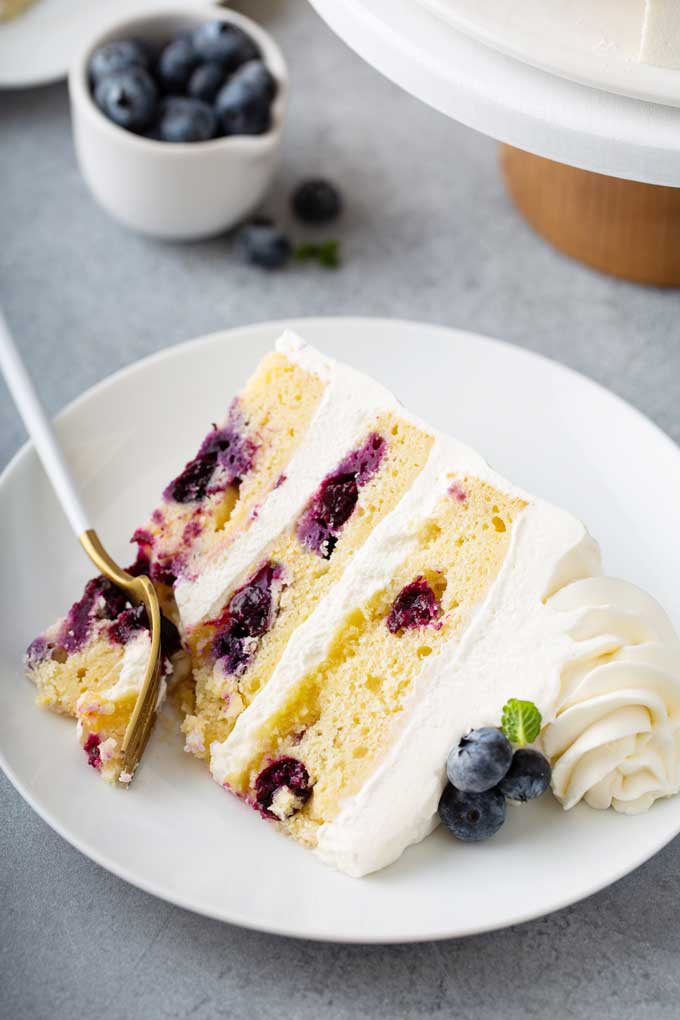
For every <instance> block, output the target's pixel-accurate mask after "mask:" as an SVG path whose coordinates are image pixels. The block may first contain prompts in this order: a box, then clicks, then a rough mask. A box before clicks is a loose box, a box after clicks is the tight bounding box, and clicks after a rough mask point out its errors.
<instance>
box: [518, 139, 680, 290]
mask: <svg viewBox="0 0 680 1020" xmlns="http://www.w3.org/2000/svg"><path fill="white" fill-rule="evenodd" d="M501 164H502V167H503V173H504V175H505V181H506V184H507V187H508V190H509V192H510V194H511V196H512V198H513V200H514V202H515V204H516V205H517V207H518V208H519V209H520V211H521V212H522V213H523V214H524V216H525V217H526V219H527V220H528V221H529V223H530V224H531V226H532V227H533V228H534V230H536V231H537V233H539V234H540V235H541V236H542V237H545V238H546V240H548V241H550V242H551V244H554V245H555V247H556V248H559V250H560V251H563V252H565V253H566V254H567V255H571V256H573V258H576V259H580V260H581V262H585V263H587V264H588V265H589V266H593V267H594V268H595V269H600V270H602V271H603V272H605V273H611V274H612V275H614V276H620V277H623V278H624V279H626V280H633V281H635V282H636V283H648V284H655V285H657V286H660V287H680V188H667V187H661V186H660V185H656V184H639V183H638V182H637V181H624V180H621V179H619V178H618V177H605V176H603V175H602V174H596V173H591V172H590V171H588V170H578V169H576V168H575V167H571V166H566V165H565V164H563V163H554V162H553V161H552V160H550V159H543V158H542V157H541V156H533V155H531V154H530V153H528V152H522V151H521V150H520V149H515V148H513V147H512V146H510V145H502V146H501Z"/></svg>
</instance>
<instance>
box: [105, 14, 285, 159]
mask: <svg viewBox="0 0 680 1020" xmlns="http://www.w3.org/2000/svg"><path fill="white" fill-rule="evenodd" d="M89 74H90V82H91V87H92V94H93V97H94V100H95V103H96V104H97V106H98V107H99V109H100V110H101V111H102V113H104V114H105V116H106V117H108V118H109V120H112V121H113V122H114V123H115V124H117V125H118V126H119V127H122V128H125V129H126V130H128V131H132V132H135V133H136V134H143V135H145V136H146V137H147V138H151V139H154V140H157V141H162V142H205V141H209V140H210V139H212V138H219V137H223V136H226V135H261V134H265V133H266V132H267V131H269V129H270V126H271V106H272V102H273V100H274V98H275V96H276V92H277V84H276V80H275V78H274V76H273V75H272V73H271V71H270V70H269V68H268V67H267V66H266V64H265V63H264V62H263V60H262V54H261V53H260V51H259V49H258V47H257V45H256V43H255V42H254V41H253V40H252V39H251V38H250V36H249V35H247V33H246V32H244V31H243V29H241V28H239V27H238V26H237V25H233V24H231V23H230V22H225V21H209V22H206V23H204V24H202V25H199V27H198V28H197V29H196V30H195V31H193V32H190V33H183V34H182V35H180V36H178V37H177V38H175V39H171V40H170V41H168V42H167V43H165V44H164V45H162V46H160V47H156V48H155V49H154V47H152V46H150V45H148V44H147V43H144V42H142V41H141V40H138V39H116V40H114V41H113V42H109V43H105V44H104V45H103V46H100V47H99V49H97V50H95V52H94V53H93V54H92V57H91V59H90V64H89Z"/></svg>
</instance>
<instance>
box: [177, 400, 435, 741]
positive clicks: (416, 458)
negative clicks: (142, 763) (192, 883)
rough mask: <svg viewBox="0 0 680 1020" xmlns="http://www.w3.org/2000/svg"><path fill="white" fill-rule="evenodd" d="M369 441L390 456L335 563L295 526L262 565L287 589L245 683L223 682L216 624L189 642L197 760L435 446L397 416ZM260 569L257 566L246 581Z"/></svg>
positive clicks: (346, 529) (386, 417) (385, 418)
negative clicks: (273, 569) (379, 440)
mask: <svg viewBox="0 0 680 1020" xmlns="http://www.w3.org/2000/svg"><path fill="white" fill-rule="evenodd" d="M370 433H377V434H379V435H380V436H382V437H383V438H384V440H385V441H386V444H387V449H386V454H385V457H384V460H383V461H382V463H381V464H380V467H379V468H378V471H377V472H376V474H375V475H374V476H373V478H372V479H370V480H369V481H368V482H367V483H366V484H365V485H363V486H362V487H361V489H360V490H359V499H358V503H357V506H356V508H355V510H354V512H353V513H352V515H351V517H350V518H349V520H348V521H347V522H346V524H345V525H344V526H343V529H342V531H341V533H340V535H339V537H338V541H337V544H336V546H335V548H334V550H333V554H332V556H331V558H330V559H323V558H322V557H320V556H318V555H316V554H315V553H314V552H312V551H311V550H310V549H308V548H306V547H305V546H303V545H302V544H301V543H300V541H299V540H298V538H297V535H296V525H297V522H295V523H294V524H293V525H292V526H291V527H290V528H289V529H287V530H286V531H285V532H284V533H283V534H282V535H281V537H280V538H279V539H278V541H277V542H275V543H274V544H273V545H272V546H271V547H270V548H269V549H268V550H267V552H266V556H265V557H263V558H266V559H267V560H269V561H270V562H273V563H277V564H280V565H281V566H282V567H283V576H284V585H285V586H284V588H283V591H282V594H281V598H280V602H279V605H278V610H277V614H276V619H275V623H274V625H273V627H272V628H271V630H269V632H268V633H267V634H265V635H264V636H263V637H262V638H261V640H260V645H259V647H258V650H257V653H256V655H255V657H254V661H253V662H252V663H251V665H250V666H249V667H248V669H247V671H246V672H245V673H244V674H243V675H242V676H240V677H235V676H224V674H223V673H222V672H221V670H220V667H219V664H217V665H216V664H215V663H214V661H213V657H212V652H211V649H212V642H213V640H214V637H215V627H214V625H213V624H210V623H208V624H205V625H202V626H199V627H197V628H195V629H194V630H193V631H192V632H190V633H189V634H188V635H187V640H188V642H189V646H190V650H191V656H192V661H193V665H194V678H195V681H196V708H195V711H194V712H193V713H192V714H191V715H189V716H188V717H187V718H186V720H185V721H184V724H183V730H184V732H185V733H186V735H187V737H188V740H187V747H188V749H189V750H192V751H193V752H194V753H195V754H197V755H198V756H199V757H207V756H208V754H209V749H210V744H211V743H212V741H214V740H218V741H222V740H225V739H226V737H227V736H228V735H229V733H230V732H231V730H232V728H233V726H234V723H235V721H236V719H237V717H238V716H239V715H240V713H241V712H242V711H243V710H244V708H246V707H247V706H248V705H249V704H250V703H251V702H252V701H253V699H254V698H255V697H256V695H257V694H258V693H259V691H260V690H262V688H263V687H264V686H265V685H266V684H267V683H268V681H269V679H270V677H271V675H272V673H273V672H274V670H275V668H276V665H277V663H278V661H279V659H280V658H281V656H282V655H283V652H284V649H285V647H286V645H287V643H288V640H289V638H290V636H291V634H292V633H293V631H294V630H295V629H296V628H297V627H299V626H300V625H301V624H302V623H304V621H305V620H306V619H307V617H308V616H310V615H311V613H312V612H313V611H314V609H315V608H316V606H317V605H318V603H319V601H320V600H321V599H322V598H323V597H324V596H325V595H326V593H327V592H328V591H329V590H330V588H331V587H332V586H333V585H334V584H335V583H336V582H337V581H338V580H339V579H340V577H341V576H342V574H343V573H344V570H345V568H346V566H347V565H348V563H349V562H350V561H351V559H352V556H353V555H354V554H355V553H356V552H357V551H358V550H359V549H360V548H361V546H362V545H363V544H364V542H365V541H366V539H367V538H368V536H369V535H370V534H371V532H372V531H373V529H374V528H375V527H376V525H377V524H378V523H379V522H380V521H381V520H382V519H383V518H384V517H385V516H386V515H387V514H389V513H390V512H391V511H392V510H393V509H394V508H395V507H396V505H397V504H398V502H399V501H400V499H401V498H402V496H403V495H404V494H405V493H406V492H407V491H408V490H409V489H410V487H411V485H412V484H413V482H414V480H415V479H416V477H417V476H418V475H419V474H420V472H421V471H422V469H423V467H424V466H425V463H426V461H427V458H428V455H429V453H430V449H431V447H432V443H433V437H432V435H431V434H429V433H427V432H424V431H423V430H422V429H420V428H417V427H416V426H415V425H413V424H411V423H410V422H407V421H405V420H404V419H403V418H400V417H399V416H398V415H395V414H392V413H385V414H381V415H379V416H378V417H377V418H376V420H375V422H374V423H373V424H372V425H371V427H370V428H369V429H367V432H366V435H365V436H364V437H361V438H360V439H359V440H358V441H357V444H356V445H357V446H361V445H362V444H363V442H364V441H365V440H366V439H367V438H368V436H369V435H370ZM257 565H258V564H257V563H253V564H251V566H250V567H249V568H248V570H247V571H246V576H247V575H249V574H251V573H252V571H253V570H254V569H255V568H256V567H257ZM242 581H243V579H241V581H240V582H239V583H242ZM234 587H235V588H236V587H238V585H235V586H234Z"/></svg>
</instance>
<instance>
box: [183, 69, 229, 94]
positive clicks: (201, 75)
mask: <svg viewBox="0 0 680 1020" xmlns="http://www.w3.org/2000/svg"><path fill="white" fill-rule="evenodd" d="M223 85H224V68H223V67H222V65H221V64H217V63H215V61H214V60H210V61H208V62H207V63H205V64H199V65H198V67H197V68H196V70H195V71H194V72H193V73H192V75H191V77H190V78H189V81H188V83H187V95H188V96H191V97H192V98H193V99H202V100H203V102H204V103H212V101H213V100H214V98H215V96H216V95H217V93H218V92H219V91H220V89H221V88H222V86H223Z"/></svg>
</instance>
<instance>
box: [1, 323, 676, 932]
mask: <svg viewBox="0 0 680 1020" xmlns="http://www.w3.org/2000/svg"><path fill="white" fill-rule="evenodd" d="M329 322H332V323H333V324H334V325H342V326H343V327H346V328H347V327H349V328H355V329H359V328H366V327H367V326H368V328H369V329H370V328H371V327H377V328H395V327H397V328H403V327H406V328H407V329H419V330H428V331H430V332H432V333H439V334H441V335H442V336H446V335H448V336H450V335H451V334H455V335H456V336H457V337H458V338H460V339H463V340H464V341H466V342H468V341H472V342H473V343H479V342H480V341H481V342H482V344H483V345H488V346H489V347H490V348H497V347H499V348H502V349H504V350H507V349H508V348H510V349H511V350H512V352H513V354H515V355H518V354H519V355H520V356H525V357H526V358H528V359H529V360H533V359H538V360H539V361H542V362H547V363H548V364H549V365H550V366H551V367H553V368H555V367H557V369H558V370H561V371H563V372H566V373H567V374H568V375H571V376H572V377H575V379H576V380H578V381H579V382H580V383H581V384H586V385H587V386H590V387H594V389H595V390H596V391H600V392H602V393H604V394H605V395H606V397H607V398H608V399H611V398H613V399H614V401H615V402H616V403H617V404H618V405H619V406H621V405H622V407H623V408H624V409H625V411H626V412H627V413H629V414H630V413H631V412H632V414H633V416H634V417H635V418H637V422H638V424H640V425H641V426H643V427H646V428H648V429H651V432H652V434H654V435H655V438H656V439H657V440H658V439H661V440H663V441H664V443H665V445H667V446H668V447H669V451H670V452H672V453H673V454H674V455H675V456H680V446H679V445H678V444H677V443H676V442H675V441H674V440H673V439H672V437H671V436H669V435H668V434H667V433H666V432H664V430H663V429H662V428H661V427H660V426H659V425H657V424H656V422H654V421H652V419H651V418H649V417H648V416H647V415H645V414H644V413H643V412H642V411H640V410H639V409H638V408H637V407H635V405H633V404H631V403H629V402H628V401H627V400H625V399H624V398H623V397H621V396H619V395H618V394H617V393H614V392H613V391H612V390H610V389H608V388H607V387H606V386H604V385H603V384H601V383H599V382H597V381H596V380H594V379H590V378H589V377H588V376H586V375H584V374H583V373H582V372H579V371H578V370H577V369H574V368H571V367H570V366H569V365H565V364H563V363H562V362H560V361H557V360H556V359H554V358H550V357H548V356H547V355H545V354H542V353H540V352H537V351H533V350H531V349H529V348H526V347H521V346H518V345H517V344H514V343H511V342H510V341H505V340H500V339H498V338H495V337H490V336H487V335H485V334H482V333H477V332H475V331H472V330H467V329H459V328H457V327H453V326H446V325H442V324H438V323H428V322H422V321H417V320H412V319H401V318H397V319H395V318H390V317H389V316H360V315H353V316H309V317H295V318H283V319H272V320H266V321H259V322H252V323H248V324H245V325H241V326H232V327H228V328H226V329H222V330H215V331H213V332H211V333H206V334H201V335H199V336H197V337H193V338H191V339H189V340H184V341H181V342H179V343H177V344H172V345H169V346H167V347H164V348H162V349H161V350H159V351H154V352H153V353H151V354H148V355H145V356H144V357H142V358H139V359H137V360H135V361H132V362H130V363H129V364H127V365H124V366H122V367H121V368H119V369H117V370H115V371H114V372H112V373H110V374H109V375H107V376H105V377H104V378H103V379H100V380H99V381H98V382H96V383H94V384H93V385H92V386H90V387H88V388H87V389H85V390H84V391H83V392H82V393H80V394H79V395H78V396H77V397H75V398H74V399H73V400H71V401H69V402H68V403H67V404H66V405H65V406H64V407H63V408H62V409H61V410H60V411H59V412H58V413H57V414H56V415H55V416H54V419H53V420H54V421H55V422H57V423H59V422H60V421H62V420H66V419H68V418H69V417H71V416H72V415H75V414H77V412H78V410H79V408H80V406H81V404H84V403H86V402H88V401H90V400H91V399H93V398H96V396H97V395H98V394H99V393H101V392H103V391H104V390H106V389H108V388H111V387H114V386H116V385H118V384H119V383H121V382H124V380H125V378H126V376H128V375H134V374H135V373H136V372H138V371H140V370H144V369H146V368H148V367H149V366H151V365H153V364H155V363H158V362H160V361H163V360H166V359H169V358H172V357H175V356H177V355H178V354H182V353H184V352H186V351H187V350H189V349H195V348H197V347H207V346H210V345H211V344H214V343H216V342H217V341H218V340H219V341H220V342H222V343H225V342H226V343H240V342H243V341H246V340H247V337H248V335H249V334H259V335H261V334H262V332H263V331H264V330H265V329H266V330H270V331H271V332H272V334H273V335H277V334H278V333H281V332H283V330H284V329H292V330H297V331H299V332H301V333H304V331H305V328H306V327H308V326H313V327H316V328H323V326H325V325H327V324H328V323H329ZM31 452H32V444H31V442H30V440H28V441H26V442H25V443H23V444H22V445H21V447H20V448H19V449H18V450H17V451H16V452H15V454H14V455H13V456H12V457H11V458H10V460H9V462H8V463H7V465H6V466H5V467H4V469H3V470H2V472H0V491H2V490H3V489H4V488H5V486H7V485H8V484H11V478H12V475H13V474H14V472H15V471H17V470H18V469H19V467H20V466H21V464H23V462H24V461H25V460H26V459H27V458H28V457H29V456H30V455H31ZM0 768H2V771H3V772H4V774H5V775H6V776H7V778H8V780H9V782H10V783H11V784H12V786H13V787H14V788H15V790H16V791H17V792H18V793H19V795H20V796H21V797H22V799H23V800H24V801H25V802H26V803H27V804H28V805H29V807H30V808H32V810H33V811H35V813H36V814H37V815H38V816H39V817H40V818H41V819H42V820H43V821H44V822H45V823H46V824H47V825H48V826H49V827H50V828H51V829H53V831H55V832H56V833H58V835H60V836H61V837H62V838H63V839H64V840H66V842H67V843H69V844H70V845H71V846H72V847H74V849H76V850H77V851H79V852H80V853H81V854H83V855H84V856H85V857H88V858H89V859H90V860H92V861H94V862H95V864H97V865H98V866H99V867H102V868H104V869H105V870H106V871H108V872H110V873H111V874H113V875H115V876H116V877H117V878H120V879H122V880H123V881H125V882H128V883H129V884H130V885H132V886H134V887H135V888H138V889H141V890H142V891H143V892H145V893H148V894H150V895H152V896H154V897H156V898H157V899H160V900H163V901H164V902H167V903H171V904H173V905H174V906H177V907H181V908H182V909H184V910H189V911H191V912H192V913H195V914H199V915H201V916H204V917H209V918H211V919H212V920H215V921H220V922H223V923H227V924H233V925H236V926H237V927H242V928H246V929H249V930H252V931H260V932H265V933H268V934H275V935H281V936H285V937H288V938H301V939H307V940H310V941H314V942H324V943H331V944H332V943H336V944H348V945H403V944H416V943H424V942H438V941H443V940H447V939H458V938H467V937H468V936H473V935H480V934H484V933H486V932H491V931H501V930H504V929H506V928H508V927H511V926H515V925H518V924H524V923H526V922H528V921H532V920H535V919H537V918H540V917H545V916H548V915H549V914H552V913H555V912H556V911H558V910H563V909H565V908H566V907H569V906H572V905H573V904H575V903H580V902H582V901H584V900H587V899H589V898H590V897H591V896H593V895H595V894H596V893H598V892H601V891H602V890H603V889H606V888H608V887H609V886H611V885H614V884H615V883H617V882H619V881H620V880H621V879H622V878H624V877H625V876H627V875H629V874H631V872H633V871H635V870H636V869H637V868H639V867H640V866H641V865H642V864H644V863H645V862H646V861H648V860H650V859H651V858H652V857H654V856H655V855H656V854H657V853H658V852H659V851H660V850H662V849H663V848H664V847H665V846H667V845H668V844H669V843H670V842H671V840H673V839H674V838H675V837H676V836H677V835H678V834H679V833H680V814H679V816H678V821H677V828H676V829H675V831H674V832H673V833H671V834H670V835H668V834H667V833H664V834H663V835H662V836H660V837H659V838H658V840H655V841H654V842H653V844H652V846H651V847H647V848H645V849H644V850H643V851H642V852H640V853H639V854H637V855H635V857H634V858H633V860H632V862H631V861H627V862H626V864H625V865H623V866H621V867H618V868H617V869H616V870H615V872H614V873H613V874H611V875H610V876H608V877H607V878H605V879H602V880H601V881H600V880H598V881H596V882H595V883H594V884H593V885H592V886H591V887H589V889H588V891H587V892H585V893H574V894H568V895H566V896H564V897H557V898H556V899H555V900H554V902H552V903H551V904H550V905H549V906H548V907H547V908H545V907H544V908H531V909H528V910H527V911H526V912H524V913H520V914H518V915H517V916H516V917H514V918H513V919H512V920H508V921H503V922H500V923H483V924H480V925H478V926H475V925H466V926H465V928H464V929H461V928H456V927H455V922H454V919H453V918H452V922H451V924H452V926H451V927H450V928H447V929H446V930H437V931H435V932H434V933H429V934H426V933H418V934H416V935H414V934H412V933H407V932H403V933H394V934H390V935H375V936H372V935H365V934H363V935H359V934H357V935H348V934H346V933H343V934H341V935H337V934H336V935H334V934H333V933H332V932H330V931H329V930H328V929H327V928H324V927H323V925H319V924H318V923H317V924H315V925H314V926H313V927H309V926H304V925H297V926H296V925H295V924H290V925H285V924H283V925H281V924H275V923H264V922H261V921H258V920H253V919H251V918H250V917H249V916H248V915H247V914H244V913H243V912H239V911H231V912H229V913H228V914H227V913H225V912H224V911H223V910H219V909H217V908H215V909H211V908H210V907H206V906H204V905H201V906H196V904H195V903H193V902H192V901H191V898H190V897H188V896H187V897H184V896H182V895H181V894H179V893H175V892H173V891H172V890H167V889H165V888H163V887H162V886H161V885H159V884H156V883H154V882H153V881H150V880H147V879H146V878H144V877H140V876H139V875H137V874H135V873H134V872H133V871H131V870H130V868H128V867H126V866H125V865H122V864H119V863H118V862H117V861H116V860H115V859H114V858H111V857H108V856H107V854H106V853H104V852H102V851H100V850H99V849H97V848H96V847H94V846H92V845H91V844H90V843H89V842H88V841H87V840H86V839H81V838H80V837H78V836H74V835H73V834H72V833H71V832H70V831H69V829H68V826H67V825H65V824H62V822H61V821H60V820H59V818H58V817H57V816H56V815H55V813H54V812H53V811H52V810H51V809H50V808H49V807H46V806H43V805H42V804H40V803H39V802H38V801H37V800H36V799H35V798H34V797H33V796H32V795H31V793H30V792H29V791H28V790H27V788H26V787H25V785H24V783H23V781H22V780H21V779H20V778H19V776H18V775H17V774H16V772H15V770H14V769H13V768H12V766H11V764H10V763H9V762H8V760H7V758H6V756H5V753H4V750H3V748H2V746H0Z"/></svg>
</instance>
